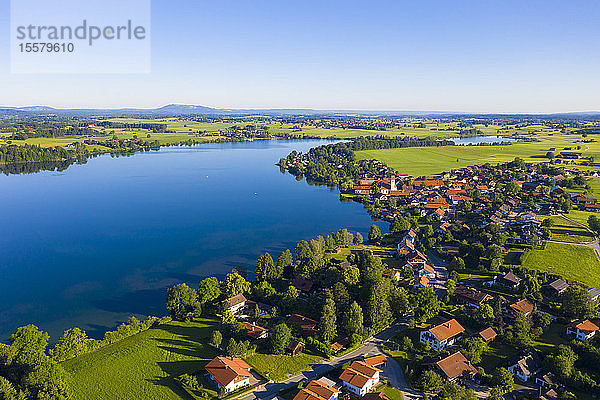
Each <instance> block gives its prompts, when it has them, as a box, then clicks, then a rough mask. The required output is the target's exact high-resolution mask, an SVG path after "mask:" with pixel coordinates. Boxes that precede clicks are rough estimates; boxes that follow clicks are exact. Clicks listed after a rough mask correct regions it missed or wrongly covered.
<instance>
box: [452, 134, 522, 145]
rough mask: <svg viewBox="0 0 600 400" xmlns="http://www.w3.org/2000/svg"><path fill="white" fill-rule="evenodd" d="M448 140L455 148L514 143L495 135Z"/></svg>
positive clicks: (509, 139)
mask: <svg viewBox="0 0 600 400" xmlns="http://www.w3.org/2000/svg"><path fill="white" fill-rule="evenodd" d="M448 140H450V141H452V142H454V144H455V145H457V146H468V145H477V144H482V143H485V144H493V143H502V142H504V143H512V142H516V140H515V139H513V138H511V137H504V136H497V135H489V136H471V137H461V138H448Z"/></svg>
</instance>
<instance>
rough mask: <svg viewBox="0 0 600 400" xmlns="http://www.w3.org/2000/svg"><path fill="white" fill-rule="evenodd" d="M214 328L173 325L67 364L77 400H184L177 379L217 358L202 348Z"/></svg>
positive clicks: (206, 323) (206, 322)
mask: <svg viewBox="0 0 600 400" xmlns="http://www.w3.org/2000/svg"><path fill="white" fill-rule="evenodd" d="M214 324H215V322H214V321H212V320H202V321H201V322H192V323H189V324H184V323H178V322H171V323H168V324H164V325H160V326H159V327H157V328H153V329H150V330H147V331H145V332H142V333H140V334H137V335H135V336H132V337H129V338H127V339H124V340H122V341H120V342H118V343H114V344H112V345H109V346H107V347H104V348H102V349H100V350H98V351H95V352H93V353H90V354H86V355H83V356H80V357H77V358H75V359H72V360H68V361H66V362H64V363H63V366H64V367H65V369H66V370H67V372H68V373H69V385H70V387H71V388H72V389H73V391H74V399H81V400H88V399H89V400H91V399H125V398H127V399H180V398H181V397H182V396H184V395H185V394H184V393H180V389H179V387H178V385H177V384H175V382H174V381H173V379H172V376H177V375H180V374H183V373H189V372H194V371H197V370H200V369H201V368H203V367H204V365H205V364H206V363H207V362H208V361H209V360H210V359H212V358H213V357H214V356H215V355H216V353H215V349H213V348H212V347H209V346H207V345H204V344H202V343H204V342H206V341H207V340H206V339H207V337H208V335H209V334H210V332H211V328H212V327H213V326H214Z"/></svg>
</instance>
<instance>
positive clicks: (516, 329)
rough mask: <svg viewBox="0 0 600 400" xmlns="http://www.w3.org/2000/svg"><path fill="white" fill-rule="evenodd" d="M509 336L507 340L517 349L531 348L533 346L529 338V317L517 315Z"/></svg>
mask: <svg viewBox="0 0 600 400" xmlns="http://www.w3.org/2000/svg"><path fill="white" fill-rule="evenodd" d="M510 335H512V336H508V339H509V340H510V341H512V343H513V344H514V345H515V346H517V347H519V348H525V347H529V346H531V345H532V344H533V339H532V337H531V320H530V319H529V317H527V316H526V315H525V314H523V313H519V315H517V318H516V319H515V323H514V324H513V327H512V331H511V332H510Z"/></svg>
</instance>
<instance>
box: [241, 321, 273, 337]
mask: <svg viewBox="0 0 600 400" xmlns="http://www.w3.org/2000/svg"><path fill="white" fill-rule="evenodd" d="M242 324H243V325H244V327H245V328H246V335H247V336H248V337H249V338H251V339H254V340H258V339H266V338H268V337H269V330H268V329H267V328H263V327H262V326H258V325H256V324H254V323H250V322H245V321H244V322H242Z"/></svg>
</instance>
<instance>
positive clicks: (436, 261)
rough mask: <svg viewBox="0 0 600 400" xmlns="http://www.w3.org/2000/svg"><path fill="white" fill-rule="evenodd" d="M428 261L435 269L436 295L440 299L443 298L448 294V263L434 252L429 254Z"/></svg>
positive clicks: (434, 286)
mask: <svg viewBox="0 0 600 400" xmlns="http://www.w3.org/2000/svg"><path fill="white" fill-rule="evenodd" d="M427 259H428V260H429V264H431V266H432V267H433V269H435V274H436V277H437V279H436V282H435V284H434V285H433V288H434V290H435V294H436V295H437V297H438V298H440V299H441V298H443V297H444V295H445V294H446V282H447V281H448V269H447V268H446V265H447V264H446V262H445V261H444V260H442V259H441V258H439V257H438V256H436V255H435V254H434V253H433V252H432V251H428V252H427Z"/></svg>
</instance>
